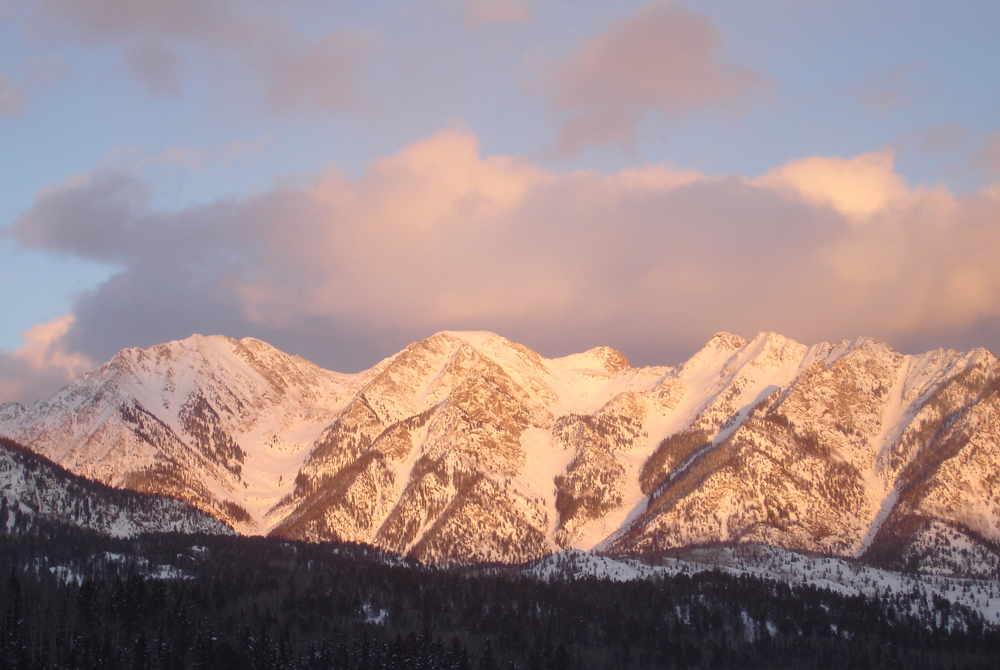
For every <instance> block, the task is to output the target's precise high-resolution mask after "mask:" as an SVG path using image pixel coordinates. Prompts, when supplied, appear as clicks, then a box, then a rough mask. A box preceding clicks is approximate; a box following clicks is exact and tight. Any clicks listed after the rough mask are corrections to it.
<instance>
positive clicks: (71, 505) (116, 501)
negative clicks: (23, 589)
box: [0, 438, 233, 537]
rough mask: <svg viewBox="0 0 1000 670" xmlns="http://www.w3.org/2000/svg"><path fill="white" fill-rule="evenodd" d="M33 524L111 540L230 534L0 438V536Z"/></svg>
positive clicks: (200, 516) (187, 509) (193, 513)
mask: <svg viewBox="0 0 1000 670" xmlns="http://www.w3.org/2000/svg"><path fill="white" fill-rule="evenodd" d="M39 522H47V523H53V524H65V525H69V526H75V527H77V528H86V529H88V530H93V531H96V532H98V533H102V534H105V535H111V536H114V537H133V536H135V535H140V534H142V533H168V532H174V533H212V534H222V535H232V534H233V531H232V529H231V528H229V527H228V526H226V525H225V524H223V523H221V522H220V521H218V520H217V519H214V518H212V517H211V516H209V515H207V514H205V513H203V512H199V511H198V510H196V509H194V508H193V507H191V506H190V505H186V504H185V503H182V502H179V501H177V500H171V499H169V498H163V497H158V496H150V495H144V494H142V493H136V492H135V491H123V490H121V489H112V488H109V487H107V486H104V485H101V484H98V483H96V482H92V481H90V480H89V479H85V478H83V477H80V476H78V475H74V474H72V473H70V472H67V471H66V470H64V469H63V468H61V467H59V466H58V465H56V464H55V463H52V462H51V461H49V460H48V459H46V458H43V457H41V456H39V455H38V454H35V453H33V452H31V451H29V450H27V449H25V448H24V447H22V446H20V445H19V444H17V443H15V442H13V441H12V440H8V439H5V438H0V532H15V533H16V532H23V531H25V530H27V529H29V528H30V527H31V526H33V525H34V524H37V523H39Z"/></svg>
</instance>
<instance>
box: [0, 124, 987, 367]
mask: <svg viewBox="0 0 1000 670" xmlns="http://www.w3.org/2000/svg"><path fill="white" fill-rule="evenodd" d="M137 164H138V163H137V162H132V163H128V162H127V161H117V162H116V161H106V162H105V163H104V164H102V165H101V166H98V167H97V168H95V169H94V170H92V171H91V172H90V173H87V174H84V175H78V176H75V177H73V178H71V179H69V180H67V181H66V182H65V183H63V184H60V185H58V186H55V187H52V188H49V189H47V190H45V191H40V192H39V193H38V195H37V196H36V199H35V203H34V205H33V206H32V208H31V209H30V210H29V211H28V212H27V213H26V214H25V215H24V216H23V217H22V218H21V219H20V220H18V221H17V222H16V224H15V225H14V227H13V228H12V230H11V233H10V234H12V235H14V236H15V238H16V239H17V240H19V241H20V243H21V244H23V245H26V246H30V247H33V248H40V249H51V250H55V251H59V252H62V253H70V254H74V255H77V256H81V257H84V258H89V259H94V260H99V261H103V262H107V263H113V264H115V265H117V266H118V267H120V268H121V272H120V273H119V274H117V275H116V276H114V277H113V278H112V279H111V280H109V281H108V282H107V283H106V284H104V285H102V286H100V287H98V288H97V289H95V290H94V291H92V292H90V293H89V294H86V295H84V296H83V297H82V298H81V299H80V300H79V301H78V303H77V304H76V306H75V308H74V314H75V316H76V321H75V322H74V323H73V325H72V327H71V329H70V331H69V332H68V333H67V334H66V337H65V341H66V342H67V343H68V345H69V346H71V347H75V348H76V350H79V351H81V352H83V353H84V354H86V355H87V356H88V357H90V358H91V359H93V360H103V359H104V358H107V357H108V356H110V355H111V353H113V352H114V351H115V350H117V349H118V348H121V347H124V346H136V345H150V344H153V343H155V342H159V341H164V340H169V339H173V338H178V337H185V336H187V335H188V334H190V333H191V332H203V333H210V332H216V333H224V334H229V335H232V336H238V337H239V336H244V335H254V336H257V337H260V338H262V339H265V340H267V341H270V342H272V343H274V344H275V345H276V346H279V347H281V348H285V349H286V350H291V351H293V352H296V353H299V354H301V355H305V356H306V357H307V358H312V359H314V360H316V361H317V362H319V363H320V364H323V365H327V366H329V367H333V368H335V369H340V370H358V369H363V368H366V367H369V366H371V365H372V364H374V363H375V362H376V361H377V360H378V359H379V358H380V357H382V356H385V355H388V354H390V353H393V352H394V351H396V350H397V349H398V348H401V347H402V346H404V345H405V344H406V343H408V342H410V341H412V340H415V339H419V338H421V337H424V336H427V335H428V334H430V333H433V332H435V331H437V330H441V329H448V328H454V329H464V328H478V329H488V330H494V331H497V332H500V333H502V334H504V335H506V336H507V337H510V338H512V339H515V340H518V341H522V342H524V343H525V344H527V345H529V346H532V347H534V348H536V349H539V350H541V351H542V352H543V353H547V354H550V355H556V354H561V353H568V352H570V351H573V350H580V349H582V348H588V347H590V346H594V345H597V344H610V345H612V346H617V347H619V348H621V349H622V350H624V351H625V352H626V353H627V354H628V355H629V356H630V358H632V359H633V360H634V361H636V362H638V363H644V364H652V363H667V362H675V361H676V360H678V359H679V358H680V356H681V355H682V354H690V353H691V351H692V350H693V349H694V348H696V347H697V346H698V345H699V344H700V343H702V342H704V341H705V340H707V339H708V337H710V336H711V335H712V334H713V333H714V332H716V331H718V330H730V331H734V332H737V333H741V334H744V335H748V336H752V335H753V334H755V333H756V332H758V331H760V330H774V331H778V332H781V333H783V334H785V335H788V336H790V337H794V338H796V339H799V340H800V341H804V342H816V341H821V340H839V339H842V338H845V337H856V336H858V335H862V334H865V335H871V336H874V337H879V338H883V339H886V340H888V341H889V342H890V343H893V344H895V345H896V346H901V347H905V346H906V345H907V343H908V342H916V341H920V342H924V341H925V340H926V339H927V334H928V333H930V332H934V333H937V334H938V335H937V337H938V340H937V341H938V342H941V341H947V338H948V337H952V338H953V339H955V341H957V340H958V339H960V336H961V335H962V333H966V332H971V331H970V329H974V328H983V327H984V326H983V325H982V324H984V323H986V324H988V323H994V324H996V323H1000V266H998V264H997V263H996V262H995V250H996V249H997V248H1000V198H998V194H997V193H994V192H990V191H983V192H979V193H973V194H967V195H962V194H959V195H955V194H952V193H950V192H948V191H946V190H944V189H930V190H928V189H912V188H909V187H908V186H906V184H905V182H903V180H902V179H900V177H899V176H898V175H897V174H896V173H895V171H894V170H893V167H892V155H891V153H890V152H888V151H880V152H876V153H873V154H867V155H862V156H858V157H855V158H849V159H844V158H835V157H834V158H824V157H812V158H806V159H802V160H799V161H794V162H792V163H789V164H787V165H785V166H781V167H778V168H776V169H774V170H772V171H770V172H768V173H767V174H766V175H764V177H761V178H758V179H747V178H743V177H739V176H721V177H716V176H708V175H702V174H699V173H696V172H690V171H682V170H677V169H675V168H673V167H671V166H669V165H651V166H643V167H637V168H631V169H629V170H625V171H622V172H617V173H612V174H601V173H598V172H593V171H583V172H570V173H565V174H563V173H556V172H552V171H549V170H546V169H543V168H542V167H540V166H538V165H536V164H534V163H532V162H529V161H526V160H523V159H518V158H514V157H510V156H488V157H483V156H481V155H480V150H479V144H478V140H477V138H476V137H475V136H474V135H473V134H472V133H470V132H469V131H467V130H461V129H451V130H443V131H440V132H438V133H436V134H434V135H432V136H430V137H428V138H426V139H424V140H422V141H420V142H416V143H414V144H412V145H410V146H407V147H405V148H404V149H402V150H401V151H399V152H398V153H396V154H394V155H391V156H386V157H383V158H380V159H378V160H375V161H373V162H372V163H371V164H370V165H369V166H368V168H367V170H366V171H365V172H364V174H363V175H361V176H360V177H357V178H354V177H350V176H348V175H345V174H342V173H341V172H339V171H338V170H336V169H331V170H329V171H327V172H326V173H324V174H322V175H319V176H317V177H316V178H315V179H314V180H313V181H312V182H311V183H308V184H306V185H303V186H294V187H293V186H277V187H275V188H273V189H271V190H270V191H268V192H265V193H260V194H257V195H253V196H248V197H244V198H227V199H221V200H219V201H216V202H213V203H208V204H203V205H197V206H191V207H187V208H185V209H181V210H175V211H162V210H158V209H156V208H154V207H153V206H152V204H151V203H152V202H153V200H152V198H151V188H152V187H151V184H150V183H149V182H148V181H147V180H146V179H145V178H144V176H143V175H142V173H141V170H139V169H138V168H136V167H135V166H136V165H137ZM137 170H139V171H137ZM994 330H995V329H994ZM990 332H993V331H990ZM949 333H950V334H951V335H949ZM993 337H994V338H996V342H997V343H1000V330H997V331H996V332H995V333H994V334H993ZM994 346H995V344H994Z"/></svg>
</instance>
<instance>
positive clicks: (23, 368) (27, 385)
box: [0, 314, 93, 403]
mask: <svg viewBox="0 0 1000 670" xmlns="http://www.w3.org/2000/svg"><path fill="white" fill-rule="evenodd" d="M72 325H73V316H72V315H70V314H67V315H63V316H61V317H59V318H57V319H54V320H52V321H49V322H48V323H40V324H37V325H35V326H32V327H31V328H29V329H28V330H27V331H25V332H24V333H23V337H24V345H23V346H21V347H20V348H18V349H16V350H15V351H13V352H11V353H9V354H8V353H3V352H0V403H3V402H13V401H21V402H25V401H28V402H30V401H33V400H37V399H39V398H43V397H47V396H48V395H50V394H51V393H53V392H54V391H56V390H57V389H58V388H59V387H61V386H63V385H64V384H66V383H67V382H68V381H70V380H71V379H73V378H74V377H76V376H77V375H79V374H81V373H83V372H86V371H87V370H90V369H92V368H93V363H91V361H90V360H89V359H88V358H87V357H86V356H84V355H82V354H80V353H77V352H70V351H67V349H66V346H65V342H64V337H65V335H66V333H67V332H68V331H69V329H70V327H71V326H72Z"/></svg>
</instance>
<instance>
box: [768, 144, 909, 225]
mask: <svg viewBox="0 0 1000 670" xmlns="http://www.w3.org/2000/svg"><path fill="white" fill-rule="evenodd" d="M756 183H757V184H760V185H762V186H766V187H770V188H775V189H778V190H782V189H785V188H790V189H794V190H795V191H796V192H797V194H798V195H799V196H801V197H803V198H805V199H806V200H809V201H811V202H814V203H816V204H818V205H829V206H831V207H833V208H834V209H836V210H838V211H839V212H840V213H841V214H843V215H844V216H845V217H847V218H849V219H851V220H853V221H864V220H866V219H868V218H870V217H871V216H872V215H874V214H876V213H878V212H881V211H884V210H885V209H886V208H887V207H889V206H891V205H892V203H893V202H894V201H896V200H899V199H901V198H905V197H907V196H908V195H909V192H908V191H907V188H906V184H905V183H904V181H903V179H902V177H900V176H899V175H898V174H896V171H895V170H894V169H893V152H892V150H891V149H883V150H882V151H879V152H876V153H871V154H865V155H862V156H856V157H854V158H824V157H818V156H817V157H811V158H804V159H802V160H797V161H792V162H790V163H788V164H786V165H783V166H781V167H779V168H774V169H772V170H769V171H768V172H767V174H766V175H764V176H763V177H760V178H759V179H757V180H756Z"/></svg>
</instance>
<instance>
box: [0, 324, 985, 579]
mask: <svg viewBox="0 0 1000 670" xmlns="http://www.w3.org/2000/svg"><path fill="white" fill-rule="evenodd" d="M998 380H1000V366H998V362H997V359H996V358H995V357H994V356H993V355H992V354H990V353H989V352H987V351H984V350H975V351H973V352H970V353H967V354H962V353H957V352H953V351H934V352H930V353H927V354H923V355H918V356H903V355H901V354H898V353H896V352H894V351H892V350H891V349H890V348H889V347H887V346H886V345H884V344H882V343H879V342H876V341H873V340H870V339H865V338H862V339H860V340H857V341H855V342H841V343H838V344H820V345H815V346H812V347H808V346H805V345H802V344H799V343H797V342H793V341H791V340H788V339H786V338H783V337H781V336H779V335H775V334H761V335H759V336H757V337H756V338H754V340H753V341H751V342H746V341H744V340H743V339H742V338H739V337H737V336H735V335H729V334H725V333H721V334H719V335H717V336H715V337H714V338H712V339H711V340H710V341H709V342H708V343H707V344H706V346H705V347H704V348H703V349H702V350H701V351H700V352H698V353H697V354H696V355H695V356H693V357H692V358H691V359H690V360H689V361H687V362H686V363H684V364H683V365H681V366H680V367H678V368H669V367H663V368H642V369H636V368H632V367H631V366H630V365H629V363H628V361H627V360H626V358H625V357H624V356H623V355H622V354H620V353H619V352H617V351H614V350H612V349H609V348H606V347H604V348H597V349H593V350H591V351H588V352H585V353H582V354H575V355H572V356H568V357H565V358H560V359H545V358H542V357H541V356H539V355H538V354H536V353H535V352H533V351H531V350H529V349H527V348H526V347H523V346H521V345H518V344H515V343H512V342H509V341H508V340H505V339H504V338H502V337H499V336H497V335H494V334H492V333H480V332H443V333H438V334H437V335H434V336H433V337H430V338H428V339H426V340H423V341H421V342H417V343H414V344H412V345H410V346H409V347H407V348H406V349H405V350H403V351H401V352H400V353H398V354H396V355H395V356H393V357H391V358H389V359H386V360H385V361H383V362H382V363H380V364H379V365H377V366H376V367H375V368H372V369H371V370H368V371H366V372H363V373H360V374H357V375H341V374H337V373H333V372H328V371H325V370H322V369H320V368H318V367H316V366H314V365H312V364H310V363H308V362H306V361H304V360H302V359H300V358H297V357H293V356H288V355H286V354H283V353H281V352H279V351H277V350H275V349H273V348H272V347H270V346H268V345H266V344H264V343H263V342H259V341H257V340H242V341H239V342H237V341H235V340H230V339H227V338H222V337H200V336H193V337H191V338H188V339H187V340H184V341H180V342H171V343H169V344H164V345H159V346H157V347H153V348H151V349H145V350H142V349H131V350H126V351H122V352H120V353H119V354H118V355H116V356H115V358H114V359H112V360H111V361H110V362H109V363H107V364H106V365H104V366H103V367H101V368H100V369H98V370H97V371H95V372H93V373H90V374H89V375H84V376H83V377H81V378H80V379H78V380H76V381H75V382H73V383H72V384H70V385H69V386H67V387H66V388H64V389H63V390H62V391H60V392H59V393H58V394H57V395H56V396H54V397H53V398H51V399H49V400H47V401H44V402H41V403H37V404H35V405H33V406H30V407H22V406H19V405H5V406H2V407H0V433H4V434H8V435H10V436H12V437H14V438H16V439H17V440H19V441H21V442H23V443H25V444H28V445H29V446H31V448H33V449H35V450H37V451H39V452H40V453H42V454H44V455H46V456H48V457H50V458H52V459H53V460H56V461H58V462H59V463H61V464H62V465H64V466H65V467H67V468H69V469H71V470H73V471H74V472H78V473H81V474H84V475H87V476H90V477H94V478H96V479H99V480H101V481H104V482H108V483H112V484H115V485H120V486H125V487H129V488H135V489H138V490H142V491H150V492H158V493H168V494H170V495H173V496H176V497H179V498H181V499H183V500H186V501H189V502H190V503H192V504H193V505H195V506H197V507H199V508H200V509H202V510H205V511H207V512H209V513H211V514H213V515H215V516H217V517H218V518H220V519H223V520H225V521H227V522H228V523H231V524H233V525H234V526H235V527H236V528H237V529H239V530H240V531H241V532H246V533H272V534H276V535H279V536H283V537H289V538H300V539H309V540H323V539H338V540H352V541H359V542H367V543H372V544H375V545H377V546H379V547H382V548H385V549H388V550H391V551H394V552H398V553H400V554H407V555H410V556H413V557H416V558H419V559H422V560H428V561H481V560H500V561H521V560H527V559H532V558H537V557H540V556H544V555H547V554H550V553H552V552H554V551H557V550H560V549H565V548H577V549H588V550H589V549H593V548H597V549H599V550H601V551H606V552H611V553H620V554H621V553H631V552H643V553H648V552H658V551H669V550H672V549H675V548H678V547H683V546H691V545H702V544H712V543H756V544H770V545H774V546H780V547H785V548H789V549H795V550H805V551H815V552H820V553H823V554H826V555H831V556H838V557H864V558H867V559H870V560H873V561H876V562H878V563H880V564H882V565H890V566H894V567H903V566H909V567H918V568H919V567H925V568H928V569H930V568H933V569H935V570H937V571H941V570H947V569H952V570H953V571H955V572H962V571H966V572H967V571H968V568H969V566H970V565H972V564H975V565H976V566H979V567H977V570H978V569H979V568H983V569H986V568H988V567H989V566H991V565H992V566H994V569H995V566H996V564H997V556H998V551H997V546H998V542H1000V490H997V489H996V488H995V487H994V484H993V480H994V479H995V478H996V472H997V464H998V463H1000V454H998V446H997V445H998V443H1000V435H998V431H1000V426H998V425H997V422H996V420H995V417H996V416H997V409H998V408H997V403H998V396H997V389H998V385H1000V381H998ZM963 552H964V553H963ZM970 556H971V557H972V558H970ZM948 566H951V567H950V568H949V567H948Z"/></svg>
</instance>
